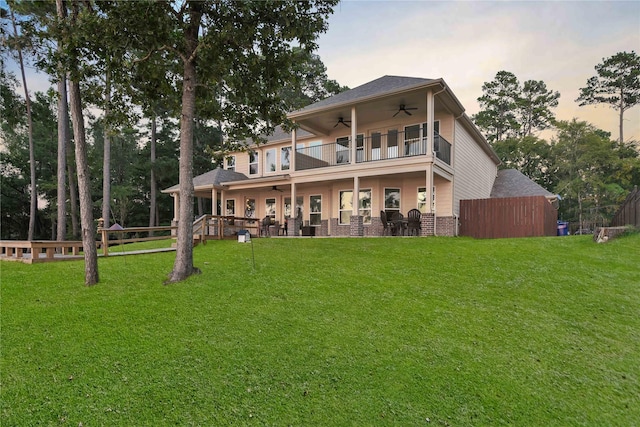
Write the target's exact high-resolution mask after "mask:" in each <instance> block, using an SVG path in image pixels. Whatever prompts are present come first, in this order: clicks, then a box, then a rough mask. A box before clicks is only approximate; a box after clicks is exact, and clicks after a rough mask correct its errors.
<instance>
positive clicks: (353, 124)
mask: <svg viewBox="0 0 640 427" xmlns="http://www.w3.org/2000/svg"><path fill="white" fill-rule="evenodd" d="M357 135H358V117H357V115H356V107H355V106H354V107H351V144H350V148H351V164H352V165H355V164H356V137H357Z"/></svg>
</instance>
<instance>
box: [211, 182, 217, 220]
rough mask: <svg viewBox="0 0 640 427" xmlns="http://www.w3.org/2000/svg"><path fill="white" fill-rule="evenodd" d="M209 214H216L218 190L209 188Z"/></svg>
mask: <svg viewBox="0 0 640 427" xmlns="http://www.w3.org/2000/svg"><path fill="white" fill-rule="evenodd" d="M211 215H218V190H216V189H215V188H212V189H211Z"/></svg>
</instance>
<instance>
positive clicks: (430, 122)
mask: <svg viewBox="0 0 640 427" xmlns="http://www.w3.org/2000/svg"><path fill="white" fill-rule="evenodd" d="M433 109H434V101H433V90H431V89H429V90H427V156H431V155H433V121H434V114H433ZM430 191H431V190H429V189H427V192H430Z"/></svg>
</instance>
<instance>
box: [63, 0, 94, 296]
mask: <svg viewBox="0 0 640 427" xmlns="http://www.w3.org/2000/svg"><path fill="white" fill-rule="evenodd" d="M72 7H73V9H72V10H73V15H72V23H71V25H72V26H73V24H74V23H75V20H76V19H77V16H78V8H79V4H78V2H73V6H72ZM76 55H77V53H76V52H74V54H72V60H73V61H74V62H73V63H72V65H71V70H72V71H77V69H78V64H77V56H76ZM69 103H70V106H71V121H72V122H73V136H74V139H75V146H76V147H75V148H76V150H75V151H76V168H77V172H78V190H79V195H80V227H81V228H82V250H83V251H84V283H85V285H87V286H91V285H95V284H96V283H98V280H99V277H98V250H97V247H96V237H95V234H96V231H95V229H94V223H93V211H92V209H93V203H92V202H91V179H90V177H89V162H88V161H87V143H86V137H85V132H84V115H83V113H82V99H81V98H80V82H79V78H78V77H70V78H69Z"/></svg>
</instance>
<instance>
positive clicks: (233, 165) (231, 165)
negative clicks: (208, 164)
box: [226, 156, 236, 171]
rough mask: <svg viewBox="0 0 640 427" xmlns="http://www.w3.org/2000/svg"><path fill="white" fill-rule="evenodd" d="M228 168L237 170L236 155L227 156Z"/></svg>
mask: <svg viewBox="0 0 640 427" xmlns="http://www.w3.org/2000/svg"><path fill="white" fill-rule="evenodd" d="M226 163H227V170H228V171H235V170H236V156H229V157H227V158H226Z"/></svg>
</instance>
